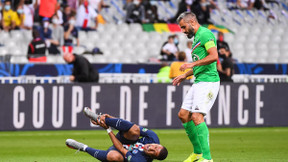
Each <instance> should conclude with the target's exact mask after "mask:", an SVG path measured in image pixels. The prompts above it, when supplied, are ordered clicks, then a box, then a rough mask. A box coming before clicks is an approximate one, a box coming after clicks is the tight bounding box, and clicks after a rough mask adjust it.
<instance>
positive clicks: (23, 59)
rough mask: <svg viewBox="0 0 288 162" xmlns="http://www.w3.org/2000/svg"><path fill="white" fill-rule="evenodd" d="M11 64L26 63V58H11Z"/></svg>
mask: <svg viewBox="0 0 288 162" xmlns="http://www.w3.org/2000/svg"><path fill="white" fill-rule="evenodd" d="M10 62H11V63H19V64H21V63H28V59H27V56H11V59H10Z"/></svg>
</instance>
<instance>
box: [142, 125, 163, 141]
mask: <svg viewBox="0 0 288 162" xmlns="http://www.w3.org/2000/svg"><path fill="white" fill-rule="evenodd" d="M140 136H142V137H146V138H149V140H150V142H151V143H158V144H159V143H160V141H159V138H158V136H157V134H156V133H155V132H153V131H152V130H149V129H147V128H143V127H141V126H140Z"/></svg>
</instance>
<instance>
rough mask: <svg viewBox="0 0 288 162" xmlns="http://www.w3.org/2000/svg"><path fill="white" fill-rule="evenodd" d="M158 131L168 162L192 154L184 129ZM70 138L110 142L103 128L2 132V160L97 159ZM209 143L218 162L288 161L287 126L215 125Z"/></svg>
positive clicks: (97, 144) (97, 145)
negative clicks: (71, 146) (69, 144)
mask: <svg viewBox="0 0 288 162" xmlns="http://www.w3.org/2000/svg"><path fill="white" fill-rule="evenodd" d="M155 132H156V133H157V134H158V135H159V137H160V141H161V143H162V144H163V145H165V146H166V147H167V149H168V151H169V155H168V158H167V160H165V161H168V162H180V161H183V160H184V159H185V158H186V157H187V156H188V155H189V154H190V153H191V151H192V146H191V144H190V142H189V141H188V138H187V136H186V134H185V132H184V130H183V129H169V130H155ZM67 138H72V139H76V140H78V141H80V142H83V143H85V144H89V146H90V147H94V148H99V149H107V148H108V147H109V146H110V145H111V142H110V140H109V137H108V136H107V133H106V131H104V130H96V131H92V130H89V131H87V130H83V131H14V132H0V161H1V162H2V161H3V162H7V161H17V162H20V161H21V162H22V161H31V162H35V161H37V162H54V161H56V162H58V161H59V162H65V161H66V162H74V161H75V162H76V161H97V160H96V159H94V158H92V157H91V156H90V155H88V154H87V153H83V152H79V153H76V154H75V150H72V149H69V148H68V147H66V145H65V140H66V139H67ZM210 145H211V152H212V157H213V159H214V161H215V162H244V161H245V162H247V161H249V162H250V161H251V162H275V161H277V162H282V161H288V155H287V153H288V128H213V129H210Z"/></svg>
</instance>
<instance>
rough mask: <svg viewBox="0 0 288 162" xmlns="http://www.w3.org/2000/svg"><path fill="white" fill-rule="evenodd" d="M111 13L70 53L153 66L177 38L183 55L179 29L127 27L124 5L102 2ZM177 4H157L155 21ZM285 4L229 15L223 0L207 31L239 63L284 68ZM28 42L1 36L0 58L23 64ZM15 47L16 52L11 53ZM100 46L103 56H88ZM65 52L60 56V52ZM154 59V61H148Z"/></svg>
mask: <svg viewBox="0 0 288 162" xmlns="http://www.w3.org/2000/svg"><path fill="white" fill-rule="evenodd" d="M104 2H105V4H107V5H109V6H110V7H109V8H103V10H102V11H101V13H100V14H101V15H102V16H103V17H104V19H105V21H106V23H105V24H99V27H98V29H97V31H88V32H85V31H79V32H78V38H79V40H80V46H78V47H74V53H77V54H83V53H84V52H85V55H84V56H85V57H86V58H87V59H88V60H89V61H90V62H91V63H149V62H152V63H154V62H155V60H157V59H158V58H159V51H160V48H161V45H162V43H163V42H164V41H165V40H166V39H167V37H168V35H170V34H171V32H172V31H173V33H175V34H177V35H178V36H179V42H180V44H179V48H180V50H184V49H185V47H186V42H187V41H188V39H187V38H186V37H185V35H183V34H182V33H181V32H179V31H177V25H175V24H174V25H173V24H171V25H172V26H171V25H170V24H168V25H170V26H167V24H165V23H164V24H163V23H156V24H143V25H142V24H126V23H124V19H125V10H124V9H123V6H124V4H125V1H124V0H104ZM178 3H179V1H178V0H170V1H157V3H156V6H157V7H158V15H159V19H162V20H168V19H169V18H171V17H173V15H175V13H176V12H177V8H178V5H179V4H178ZM287 4H288V2H287V1H285V0H279V1H278V3H267V5H268V8H269V9H270V10H268V11H264V10H256V9H255V10H229V9H228V8H227V4H226V1H224V0H218V1H217V5H218V7H219V10H217V9H213V10H212V11H211V21H212V22H213V23H214V25H209V26H207V27H208V28H209V29H211V30H212V31H213V32H214V33H215V35H216V37H217V32H218V31H225V32H224V33H225V41H227V42H228V44H229V45H230V48H231V51H232V53H233V58H234V59H235V61H236V62H237V63H288V57H287V56H288V52H287V51H288V46H287V43H288V30H287V25H288V14H287V13H288V7H287ZM31 40H32V33H31V31H29V30H13V31H10V32H5V31H1V32H0V44H1V45H2V46H1V47H0V55H1V56H11V57H10V58H11V59H10V62H11V63H22V64H23V63H27V62H28V60H27V58H26V55H27V46H28V44H29V42H30V41H31ZM15 47H17V48H15ZM95 47H98V48H99V49H100V50H101V51H103V55H92V50H93V49H94V48H95ZM62 53H63V52H62ZM46 55H47V63H60V64H61V63H64V60H63V58H62V56H51V55H49V54H46ZM151 60H152V61H151Z"/></svg>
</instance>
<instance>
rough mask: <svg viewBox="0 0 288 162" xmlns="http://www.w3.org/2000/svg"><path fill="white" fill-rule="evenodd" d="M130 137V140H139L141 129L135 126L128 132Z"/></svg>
mask: <svg viewBox="0 0 288 162" xmlns="http://www.w3.org/2000/svg"><path fill="white" fill-rule="evenodd" d="M128 136H129V139H130V140H137V139H138V138H139V137H140V127H139V126H138V125H136V124H134V125H133V126H132V127H131V128H130V129H129V132H128Z"/></svg>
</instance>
